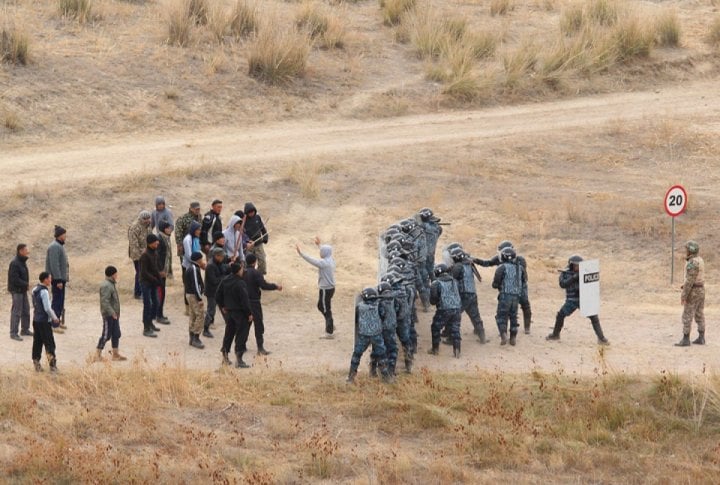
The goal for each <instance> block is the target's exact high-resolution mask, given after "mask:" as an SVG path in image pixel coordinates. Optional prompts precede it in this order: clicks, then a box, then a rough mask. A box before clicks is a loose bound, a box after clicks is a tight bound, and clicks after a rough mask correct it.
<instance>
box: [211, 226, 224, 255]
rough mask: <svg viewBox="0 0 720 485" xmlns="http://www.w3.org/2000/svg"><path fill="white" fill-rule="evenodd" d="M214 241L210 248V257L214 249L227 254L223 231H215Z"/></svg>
mask: <svg viewBox="0 0 720 485" xmlns="http://www.w3.org/2000/svg"><path fill="white" fill-rule="evenodd" d="M212 239H213V245H212V246H211V247H210V251H208V257H209V255H210V252H212V251H213V250H214V249H222V251H223V253H224V252H225V234H224V233H223V232H222V231H215V232H214V233H213V236H212Z"/></svg>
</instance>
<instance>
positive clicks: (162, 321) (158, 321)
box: [155, 317, 170, 325]
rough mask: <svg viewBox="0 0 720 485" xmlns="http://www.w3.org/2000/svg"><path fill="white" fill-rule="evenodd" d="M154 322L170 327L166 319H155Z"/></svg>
mask: <svg viewBox="0 0 720 485" xmlns="http://www.w3.org/2000/svg"><path fill="white" fill-rule="evenodd" d="M155 321H156V322H157V323H160V324H162V325H170V320H168V318H167V317H160V318H156V319H155Z"/></svg>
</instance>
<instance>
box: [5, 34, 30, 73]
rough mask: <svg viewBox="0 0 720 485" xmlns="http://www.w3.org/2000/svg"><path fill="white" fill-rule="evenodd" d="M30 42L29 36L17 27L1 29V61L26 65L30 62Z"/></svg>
mask: <svg viewBox="0 0 720 485" xmlns="http://www.w3.org/2000/svg"><path fill="white" fill-rule="evenodd" d="M29 53H30V41H29V39H28V36H27V34H26V33H25V32H24V31H22V30H20V29H18V28H17V27H15V26H14V25H6V26H4V27H2V28H1V29H0V61H1V62H6V63H11V64H22V65H23V66H24V65H26V64H27V63H28V62H29V60H30V55H29Z"/></svg>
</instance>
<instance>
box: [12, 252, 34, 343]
mask: <svg viewBox="0 0 720 485" xmlns="http://www.w3.org/2000/svg"><path fill="white" fill-rule="evenodd" d="M29 255H30V249H29V248H28V247H27V244H18V245H17V248H16V250H15V258H13V260H12V261H11V262H10V267H9V268H8V291H9V292H10V295H11V298H12V307H11V309H10V338H11V339H13V340H18V341H22V337H20V335H26V336H29V337H32V335H33V333H32V332H31V331H30V302H29V301H28V289H29V287H30V273H29V271H28V267H27V260H28V257H29ZM18 330H19V331H20V335H18Z"/></svg>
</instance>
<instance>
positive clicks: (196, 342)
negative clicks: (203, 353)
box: [190, 332, 205, 349]
mask: <svg viewBox="0 0 720 485" xmlns="http://www.w3.org/2000/svg"><path fill="white" fill-rule="evenodd" d="M190 346H191V347H195V348H196V349H204V348H205V344H203V343H202V341H201V340H200V334H198V333H192V332H190Z"/></svg>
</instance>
